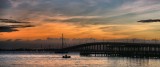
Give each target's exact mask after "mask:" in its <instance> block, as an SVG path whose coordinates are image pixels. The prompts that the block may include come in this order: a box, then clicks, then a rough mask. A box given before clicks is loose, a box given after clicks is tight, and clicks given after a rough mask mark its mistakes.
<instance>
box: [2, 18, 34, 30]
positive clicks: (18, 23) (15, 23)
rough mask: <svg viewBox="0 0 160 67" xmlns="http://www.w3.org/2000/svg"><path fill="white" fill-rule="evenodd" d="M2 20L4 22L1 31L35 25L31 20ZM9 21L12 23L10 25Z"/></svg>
mask: <svg viewBox="0 0 160 67" xmlns="http://www.w3.org/2000/svg"><path fill="white" fill-rule="evenodd" d="M0 22H1V23H3V24H2V25H0V32H14V31H19V30H18V29H17V28H27V27H34V26H35V25H32V24H30V22H21V21H16V20H12V19H0ZM8 23H10V25H8ZM22 23H24V24H22Z"/></svg>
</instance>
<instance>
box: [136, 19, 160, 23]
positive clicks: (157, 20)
mask: <svg viewBox="0 0 160 67" xmlns="http://www.w3.org/2000/svg"><path fill="white" fill-rule="evenodd" d="M138 22H141V23H153V22H160V19H149V20H140V21H138Z"/></svg>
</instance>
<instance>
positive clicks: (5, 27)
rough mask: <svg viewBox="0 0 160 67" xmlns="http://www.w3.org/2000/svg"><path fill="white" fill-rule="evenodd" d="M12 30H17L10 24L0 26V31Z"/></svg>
mask: <svg viewBox="0 0 160 67" xmlns="http://www.w3.org/2000/svg"><path fill="white" fill-rule="evenodd" d="M13 31H18V30H16V29H14V27H10V26H0V32H13Z"/></svg>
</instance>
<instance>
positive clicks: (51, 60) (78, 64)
mask: <svg viewBox="0 0 160 67" xmlns="http://www.w3.org/2000/svg"><path fill="white" fill-rule="evenodd" d="M69 55H71V56H72V58H69V59H64V58H61V57H62V54H54V53H23V52H22V53H19V52H18V53H17V52H14V53H12V52H11V53H2V52H1V53H0V67H159V66H160V59H140V58H123V57H80V56H79V54H78V53H70V54H69Z"/></svg>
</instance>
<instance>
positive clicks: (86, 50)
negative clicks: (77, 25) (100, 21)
mask: <svg viewBox="0 0 160 67" xmlns="http://www.w3.org/2000/svg"><path fill="white" fill-rule="evenodd" d="M62 50H64V51H79V52H80V54H81V55H82V56H127V57H156V58H160V44H156V43H154V44H153V43H123V42H93V43H86V44H80V45H76V46H71V47H66V48H63V49H62Z"/></svg>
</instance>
